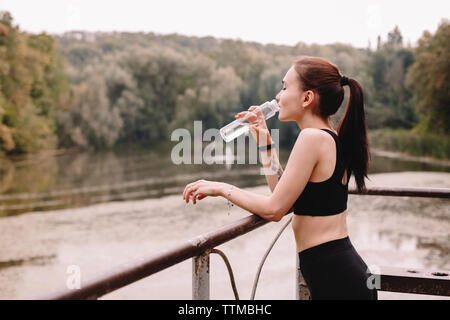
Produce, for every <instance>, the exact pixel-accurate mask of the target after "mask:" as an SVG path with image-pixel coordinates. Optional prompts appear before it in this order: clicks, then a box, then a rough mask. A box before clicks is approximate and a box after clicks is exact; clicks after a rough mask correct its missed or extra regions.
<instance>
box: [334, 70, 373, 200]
mask: <svg viewBox="0 0 450 320" xmlns="http://www.w3.org/2000/svg"><path fill="white" fill-rule="evenodd" d="M342 78H344V77H342ZM344 83H345V84H348V86H349V87H350V97H349V100H348V104H347V110H346V111H345V115H344V117H343V118H342V120H341V123H340V124H339V129H338V134H339V138H340V140H341V143H342V147H343V151H344V159H345V168H346V169H347V181H348V180H350V176H351V174H352V173H353V175H354V177H355V181H356V186H357V188H358V192H360V193H361V192H364V191H366V185H365V182H364V177H366V178H367V172H368V168H369V159H370V154H369V145H368V141H367V125H366V116H365V113H364V94H363V90H362V87H361V85H360V84H359V82H358V81H356V80H354V79H349V78H345V82H344Z"/></svg>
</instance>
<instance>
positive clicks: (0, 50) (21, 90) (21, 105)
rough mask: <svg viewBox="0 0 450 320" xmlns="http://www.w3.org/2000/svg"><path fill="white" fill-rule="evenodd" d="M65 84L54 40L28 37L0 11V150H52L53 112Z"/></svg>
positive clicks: (63, 94) (64, 100)
mask: <svg viewBox="0 0 450 320" xmlns="http://www.w3.org/2000/svg"><path fill="white" fill-rule="evenodd" d="M68 92H69V83H68V79H67V76H66V75H65V72H64V69H63V66H62V63H61V59H60V55H59V54H57V53H56V51H55V39H54V38H53V37H51V36H49V35H46V34H39V35H30V34H26V33H23V32H20V31H19V29H18V27H16V26H14V25H13V24H12V17H11V16H10V14H9V13H7V12H0V152H1V151H5V152H9V153H26V152H35V151H39V150H42V149H49V148H54V147H56V146H57V143H58V137H57V134H56V117H57V112H58V110H60V109H61V108H63V107H64V106H65V105H67V101H68V99H69V97H68Z"/></svg>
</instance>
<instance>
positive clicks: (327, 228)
mask: <svg viewBox="0 0 450 320" xmlns="http://www.w3.org/2000/svg"><path fill="white" fill-rule="evenodd" d="M346 218H347V210H345V211H344V212H341V213H339V214H336V215H332V216H300V215H295V214H294V216H293V218H292V230H293V231H294V237H295V242H296V244H297V252H300V251H303V250H305V249H308V248H311V247H314V246H317V245H319V244H322V243H325V242H328V241H332V240H336V239H342V238H345V237H346V236H347V235H348V234H347V222H346Z"/></svg>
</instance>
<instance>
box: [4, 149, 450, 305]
mask: <svg viewBox="0 0 450 320" xmlns="http://www.w3.org/2000/svg"><path fill="white" fill-rule="evenodd" d="M288 156H289V151H288V150H281V152H280V161H281V163H282V164H283V166H284V165H285V163H286V161H287V159H288ZM0 164H1V166H0V181H1V193H0V214H1V216H2V217H1V218H0V241H1V243H2V249H1V250H0V288H2V289H1V290H0V298H2V299H17V298H30V297H31V298H32V297H38V296H40V295H42V294H44V293H48V292H51V291H52V290H54V289H57V288H62V287H64V286H65V284H66V280H67V276H68V274H67V268H68V266H71V265H76V266H79V267H80V268H81V270H82V275H83V277H82V279H83V281H85V280H86V279H89V278H90V277H94V276H96V275H99V274H101V273H102V272H104V271H107V270H110V268H111V267H113V266H115V265H122V264H124V263H127V262H130V261H134V260H136V259H140V258H142V257H145V256H149V255H150V254H151V253H154V252H156V251H159V250H162V249H165V248H170V247H171V246H172V245H175V244H177V243H179V242H180V241H183V240H187V239H190V238H192V237H195V236H196V235H198V234H201V233H205V232H208V231H211V230H214V229H216V228H218V227H220V226H223V225H225V224H227V223H231V222H232V221H234V220H236V219H239V218H242V217H245V216H246V215H248V212H245V211H243V210H241V209H240V208H236V207H233V208H232V209H231V214H230V215H228V214H227V213H228V208H227V205H226V201H224V199H222V198H206V199H204V200H202V201H201V202H199V204H198V205H196V206H193V205H192V204H189V205H186V204H184V202H183V201H182V199H181V197H182V195H181V192H182V190H183V189H184V187H185V185H186V184H187V183H189V182H192V181H195V180H197V179H207V180H217V181H225V182H229V183H232V184H234V185H236V186H238V187H240V188H248V189H249V190H251V191H254V192H257V193H260V194H269V189H268V187H267V186H265V178H264V176H262V175H260V174H259V172H260V167H259V165H257V164H254V165H250V164H247V165H237V164H231V165H218V164H215V165H205V164H203V165H193V164H192V165H175V164H173V163H172V161H171V156H170V150H166V151H159V152H157V151H149V150H143V149H137V148H132V147H130V148H128V149H123V150H121V151H120V152H119V151H117V152H112V151H110V152H103V153H95V154H93V153H66V154H61V155H57V156H43V157H40V158H33V159H15V160H14V161H5V160H3V161H1V162H0ZM369 177H370V178H371V179H372V181H371V182H370V183H369V185H370V184H371V183H372V184H375V185H389V186H392V185H400V186H402V185H403V186H429V187H450V167H449V166H448V165H441V164H431V163H426V162H418V161H414V160H408V161H406V160H401V159H398V158H392V157H386V156H377V155H376V154H372V163H371V169H370V175H369ZM285 219H286V218H285ZM283 221H284V220H282V221H281V222H279V223H269V224H267V225H265V226H264V227H262V228H259V229H258V230H255V231H253V232H251V233H250V234H247V235H245V236H242V237H239V238H238V239H235V240H234V241H231V242H229V243H227V244H224V245H222V246H220V247H219V249H221V250H223V251H225V252H226V254H227V255H228V257H229V259H230V262H231V263H232V266H233V270H234V271H235V277H236V282H237V284H238V289H240V294H241V296H242V297H243V298H245V297H248V296H249V295H250V291H251V286H252V281H253V277H254V273H255V271H256V268H257V266H258V264H259V260H260V259H261V257H262V256H263V254H264V252H265V250H266V248H267V246H268V245H269V243H270V241H271V239H272V238H273V237H274V236H275V234H276V232H277V231H278V230H279V228H280V227H281V225H282V223H283ZM348 225H349V235H350V238H351V239H352V242H353V243H354V245H355V247H356V248H357V250H358V251H359V252H360V254H361V255H362V256H363V258H364V259H365V260H366V261H367V262H368V264H369V265H380V266H397V267H405V268H419V269H421V268H422V269H427V270H449V269H450V259H449V253H450V210H449V201H448V200H442V199H414V198H400V197H375V196H357V195H350V196H349V215H348ZM242 257H245V259H243V258H242ZM211 270H212V271H211V273H212V274H211V283H212V285H211V297H212V298H213V299H214V298H216V299H233V294H232V291H231V288H230V285H229V282H228V281H229V280H228V274H227V271H226V268H225V266H224V265H223V262H222V261H221V260H220V259H219V258H215V257H214V258H212V259H211ZM294 275H295V243H294V240H293V236H292V232H290V230H286V231H285V232H284V233H283V235H282V237H281V238H280V239H279V241H278V243H277V244H276V246H275V247H274V249H273V252H271V254H270V255H269V258H268V260H267V262H266V264H265V266H264V269H263V274H262V275H261V280H260V284H259V285H258V291H257V295H256V298H257V299H294V298H295V293H294V288H295V287H294V281H293V279H294V278H293V277H294ZM190 281H191V261H185V262H183V263H180V264H179V265H177V266H174V267H171V268H169V269H167V270H165V271H163V272H160V273H158V274H156V275H154V276H152V277H150V278H148V279H144V280H141V281H139V282H137V283H135V284H133V285H130V286H128V287H126V288H123V289H120V290H118V291H116V292H114V293H111V294H109V295H106V296H105V297H104V298H105V299H108V298H118V299H128V298H134V299H190V298H191V287H190V286H191V283H190ZM393 295H394V296H395V294H391V295H385V298H393Z"/></svg>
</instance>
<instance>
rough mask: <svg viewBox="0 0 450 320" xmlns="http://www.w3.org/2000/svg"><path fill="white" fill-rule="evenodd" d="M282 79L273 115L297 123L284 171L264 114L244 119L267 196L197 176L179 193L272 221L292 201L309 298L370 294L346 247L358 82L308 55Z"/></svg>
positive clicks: (362, 137) (360, 183)
mask: <svg viewBox="0 0 450 320" xmlns="http://www.w3.org/2000/svg"><path fill="white" fill-rule="evenodd" d="M282 83H283V88H282V90H281V91H280V92H279V93H278V95H277V97H276V99H277V101H278V103H279V106H280V110H279V114H278V118H279V120H280V121H296V122H297V124H298V126H299V127H300V129H301V131H300V133H299V135H298V137H297V140H296V142H295V144H294V147H293V149H292V152H291V154H290V156H289V159H288V162H287V164H286V169H285V170H284V171H283V169H282V168H281V166H280V163H279V161H278V157H277V155H276V152H275V150H274V148H270V147H269V146H270V145H272V141H271V138H270V134H269V131H268V129H267V126H266V123H265V121H264V117H263V116H262V115H261V114H258V115H257V116H252V117H251V118H250V122H251V124H252V125H251V126H250V130H251V132H252V134H253V136H254V137H255V139H256V140H257V142H258V145H260V147H259V148H260V150H261V157H262V160H263V166H264V167H265V168H266V171H265V173H266V180H267V183H268V184H269V186H270V189H271V190H272V194H271V195H270V196H269V197H266V196H262V195H258V194H255V193H252V192H249V191H246V190H242V189H239V188H237V187H235V186H232V185H229V184H227V183H222V182H215V181H206V180H198V181H196V182H193V183H190V184H188V185H187V186H186V188H185V190H184V193H183V199H184V200H185V201H186V202H189V199H190V197H192V200H193V203H194V204H195V203H196V201H197V199H198V200H201V199H203V198H204V197H206V196H222V197H224V198H226V199H228V200H229V201H231V202H233V203H234V204H236V205H238V206H239V207H241V208H243V209H245V210H247V211H250V212H252V213H254V214H256V215H259V216H261V217H262V218H264V219H266V220H271V221H280V220H281V219H282V218H283V216H284V215H285V214H286V213H287V212H288V211H289V209H291V208H292V207H293V208H294V217H293V219H292V229H293V231H294V236H295V240H296V244H297V251H298V254H299V259H300V269H301V271H302V274H303V277H304V278H305V281H306V284H307V285H308V288H309V290H310V293H311V298H312V299H377V292H376V290H375V289H369V288H368V286H367V279H368V278H369V277H370V273H369V270H368V268H367V265H366V264H365V263H364V261H363V260H362V259H361V257H360V256H359V254H358V253H357V252H356V251H355V249H354V247H353V246H352V244H351V242H350V240H349V238H348V234H347V225H346V215H347V210H346V209H347V197H348V180H349V178H350V176H351V174H352V173H353V175H354V178H355V181H356V185H357V188H358V190H359V191H363V190H364V189H365V182H364V178H365V177H367V169H368V161H369V150H368V144H367V132H366V131H367V129H366V121H365V114H364V96H363V91H362V88H361V86H360V84H359V83H358V82H357V81H356V80H354V79H349V78H347V77H345V76H341V74H340V72H339V69H338V68H337V66H335V65H334V64H332V63H330V62H328V61H326V60H324V59H321V58H317V57H308V56H302V57H300V58H299V59H297V60H296V61H295V62H294V64H293V65H292V67H291V68H290V69H289V70H288V72H287V73H286V75H285V77H284V79H283V81H282ZM345 85H348V86H349V87H350V97H349V101H348V105H347V110H346V113H345V116H344V117H343V119H342V120H341V122H340V125H339V129H338V132H336V131H334V130H333V128H332V126H331V124H330V117H331V116H332V115H333V114H335V113H336V111H337V110H338V108H339V107H340V105H341V103H342V100H343V98H344V88H343V87H344V86H345ZM255 108H256V107H255V106H252V107H250V108H249V111H252V110H254V109H255ZM246 113H247V111H245V112H241V113H239V114H238V115H237V116H236V117H237V118H239V117H242V116H244V115H245V114H246ZM265 146H267V147H265Z"/></svg>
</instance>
